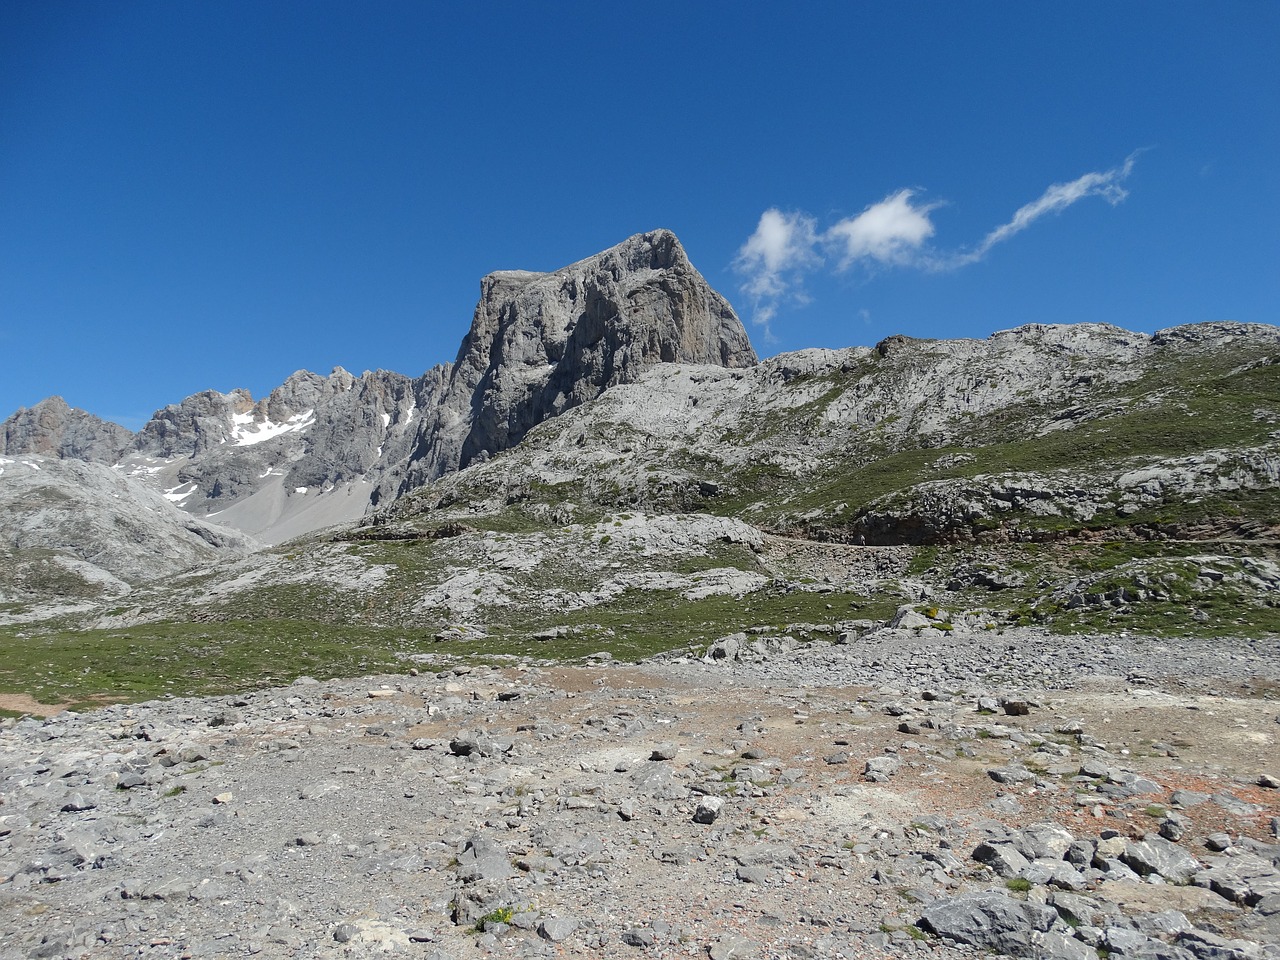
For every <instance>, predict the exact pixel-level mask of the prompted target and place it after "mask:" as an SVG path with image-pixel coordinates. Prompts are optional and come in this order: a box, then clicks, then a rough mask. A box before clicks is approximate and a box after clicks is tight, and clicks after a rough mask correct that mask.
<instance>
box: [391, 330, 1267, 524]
mask: <svg viewBox="0 0 1280 960" xmlns="http://www.w3.org/2000/svg"><path fill="white" fill-rule="evenodd" d="M1278 428H1280V328H1276V327H1269V326H1260V325H1245V324H1226V323H1217V324H1200V325H1195V326H1191V327H1180V328H1174V329H1170V330H1164V331H1160V332H1158V333H1156V334H1154V335H1151V336H1148V335H1145V334H1140V333H1131V332H1129V331H1125V330H1120V329H1118V328H1115V327H1106V326H1100V325H1096V324H1080V325H1076V326H1055V327H1044V326H1031V327H1021V328H1018V329H1015V330H1009V331H1003V332H1001V333H997V334H994V335H992V336H991V337H989V338H987V339H986V340H981V341H978V340H950V341H915V340H909V339H907V338H901V337H898V338H890V339H889V340H887V341H885V342H883V343H881V344H879V345H878V346H877V347H876V348H874V349H871V348H851V349H847V350H839V351H818V350H809V351H802V352H800V353H794V354H783V355H780V356H777V357H773V358H771V359H769V360H766V361H764V362H763V363H761V364H759V365H758V366H755V367H752V368H749V369H744V370H727V369H715V368H709V367H690V366H683V365H663V366H661V367H657V368H655V369H654V370H652V371H651V372H650V373H648V374H646V375H645V377H644V378H642V379H641V380H640V381H639V382H637V383H635V384H631V385H625V386H619V387H617V388H615V389H613V390H611V391H609V392H608V393H607V394H604V395H603V396H602V397H601V398H600V399H599V400H597V401H596V402H595V403H593V404H592V405H590V407H587V408H582V409H579V410H575V411H572V412H569V413H566V414H565V415H563V416H561V417H558V418H556V419H554V420H551V421H548V422H547V423H545V424H544V425H542V426H541V427H540V428H539V429H537V430H535V431H533V432H532V433H531V434H530V435H529V437H528V438H527V439H526V440H525V442H524V443H523V444H521V446H520V447H519V448H518V449H516V450H513V451H512V452H511V453H509V454H508V455H506V456H504V457H503V458H502V459H501V460H500V461H495V462H494V463H492V464H487V465H480V466H477V467H475V468H474V469H472V470H469V471H468V472H467V473H466V474H460V475H457V476H454V477H448V478H444V479H443V480H442V481H441V482H439V483H437V484H435V485H433V486H432V487H431V488H430V489H428V490H425V491H423V492H422V494H421V495H420V496H416V497H410V498H406V499H405V500H403V501H401V502H400V503H398V504H396V505H394V506H393V507H392V508H391V509H390V511H389V513H388V517H389V518H392V519H394V517H396V516H401V517H403V516H411V515H414V514H415V513H422V512H424V511H425V512H431V511H434V510H439V509H441V508H442V507H443V508H454V507H457V506H464V505H465V506H467V507H469V508H470V509H471V510H473V511H475V512H478V513H486V512H492V511H498V510H502V509H505V508H506V507H508V506H509V505H512V504H515V505H518V506H520V507H521V508H523V509H526V510H528V511H531V512H533V513H538V512H539V511H543V512H545V511H547V510H550V511H552V512H554V513H556V515H557V517H559V518H560V519H565V518H569V517H571V516H572V515H573V514H574V512H575V510H579V511H585V512H586V514H587V515H590V514H591V513H592V512H593V511H599V509H600V508H601V507H606V508H612V509H621V508H639V509H647V510H689V509H699V510H708V511H711V512H718V513H724V514H727V515H734V516H740V517H742V518H743V519H748V520H750V521H752V522H755V523H757V524H760V525H764V526H766V527H769V528H771V529H775V530H779V531H787V532H797V533H801V534H803V535H806V536H810V537H818V538H824V539H832V538H834V539H843V540H847V541H850V542H862V543H879V544H895V543H898V544H901V543H916V544H919V543H947V542H966V541H973V540H975V539H984V538H985V539H1004V540H1008V539H1037V538H1044V537H1051V536H1058V535H1063V534H1071V533H1075V534H1080V533H1085V532H1088V531H1090V530H1093V529H1110V530H1112V531H1116V530H1120V531H1122V532H1123V531H1124V530H1129V531H1131V532H1141V533H1142V535H1149V534H1151V533H1158V532H1159V528H1160V527H1161V525H1163V526H1164V527H1166V528H1168V530H1172V531H1174V532H1177V533H1179V534H1180V535H1181V534H1191V535H1194V534H1195V532H1196V531H1195V530H1194V529H1193V527H1194V524H1195V523H1196V522H1199V521H1203V522H1204V524H1206V525H1207V526H1206V527H1205V529H1203V530H1201V531H1200V534H1201V535H1203V536H1211V535H1221V534H1223V533H1224V532H1231V533H1233V535H1239V536H1245V537H1254V538H1261V539H1264V540H1274V539H1275V537H1276V527H1275V523H1276V519H1275V518H1276V516H1277V515H1280V514H1277V512H1276V511H1275V510H1273V509H1272V507H1273V506H1274V504H1275V502H1276V501H1275V497H1276V492H1277V490H1278V489H1280V484H1278V479H1280V429H1278ZM1166 532H1167V531H1166Z"/></svg>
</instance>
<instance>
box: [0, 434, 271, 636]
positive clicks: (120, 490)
mask: <svg viewBox="0 0 1280 960" xmlns="http://www.w3.org/2000/svg"><path fill="white" fill-rule="evenodd" d="M261 546H262V545H261V544H259V543H257V542H256V541H254V540H253V539H251V538H250V537H246V536H245V535H244V534H242V533H239V532H238V531H235V530H230V529H227V528H224V527H217V526H213V525H211V524H207V523H204V522H202V521H200V520H197V519H196V518H194V517H192V516H190V515H188V514H186V513H183V512H182V511H181V510H178V509H177V508H175V507H174V506H173V504H171V503H169V502H168V501H167V500H165V499H164V497H162V496H161V495H160V494H158V493H156V492H155V491H153V490H151V489H149V488H147V487H144V486H141V485H140V484H138V483H136V482H134V481H132V480H130V479H129V478H127V477H122V476H120V474H119V473H117V472H115V471H113V470H112V469H111V468H110V467H107V466H106V465H104V464H101V463H92V462H87V461H79V460H60V459H56V458H52V457H40V456H35V455H26V456H22V457H19V458H16V459H11V458H8V457H0V571H2V572H3V576H0V622H3V621H4V620H6V619H8V616H7V614H12V613H13V612H14V611H15V610H16V609H19V608H21V609H24V610H25V615H24V616H23V617H22V619H31V618H33V617H34V618H35V619H40V617H41V615H42V613H41V612H42V611H43V613H44V614H48V615H52V614H65V613H66V612H68V610H69V609H75V608H77V607H79V608H81V609H85V608H92V607H93V605H94V603H95V602H102V601H106V600H110V601H116V600H118V599H119V598H121V597H123V596H125V595H126V594H128V593H130V592H131V591H132V590H133V589H134V587H136V586H138V585H139V584H142V583H147V582H153V581H155V580H158V579H161V578H164V577H168V576H171V575H173V574H174V573H176V572H178V571H181V570H186V569H190V568H192V567H196V566H207V565H209V564H212V563H216V562H217V561H218V560H219V559H225V558H229V557H235V556H243V555H244V554H247V553H251V552H253V551H255V550H258V549H261ZM28 604H34V607H33V608H32V607H28V606H27V605H28ZM46 604H47V606H46ZM68 605H70V607H68Z"/></svg>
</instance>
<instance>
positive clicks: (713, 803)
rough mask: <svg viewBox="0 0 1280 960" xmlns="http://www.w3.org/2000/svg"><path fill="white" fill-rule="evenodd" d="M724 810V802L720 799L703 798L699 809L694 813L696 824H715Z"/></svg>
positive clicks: (699, 803)
mask: <svg viewBox="0 0 1280 960" xmlns="http://www.w3.org/2000/svg"><path fill="white" fill-rule="evenodd" d="M723 808H724V801H723V800H721V799H720V798H719V797H703V798H702V799H701V800H699V801H698V809H697V810H695V811H694V813H693V822H694V823H715V822H716V820H717V819H719V817H720V811H721V810H722V809H723Z"/></svg>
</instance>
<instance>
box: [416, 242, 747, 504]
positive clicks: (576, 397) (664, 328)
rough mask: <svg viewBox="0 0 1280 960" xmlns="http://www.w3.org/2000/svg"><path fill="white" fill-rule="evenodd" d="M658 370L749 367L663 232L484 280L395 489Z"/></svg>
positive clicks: (736, 330)
mask: <svg viewBox="0 0 1280 960" xmlns="http://www.w3.org/2000/svg"><path fill="white" fill-rule="evenodd" d="M658 363H689V364H699V365H713V366H721V367H749V366H752V365H754V364H755V363H756V355H755V351H754V350H752V348H751V344H750V343H749V342H748V340H747V335H746V331H745V330H744V329H743V327H742V323H741V321H740V320H739V319H738V317H737V315H736V314H735V313H734V312H733V308H732V307H730V306H729V304H728V302H727V301H726V300H725V299H724V298H723V297H722V296H720V295H719V294H718V293H716V292H715V291H714V290H712V289H711V288H710V287H709V286H708V285H707V282H706V281H705V280H704V279H703V278H702V276H701V274H699V273H698V271H697V270H695V269H694V267H693V265H692V264H691V263H690V262H689V258H688V256H686V254H685V252H684V248H683V247H682V246H681V245H680V241H679V240H677V239H676V237H675V235H674V234H672V233H670V232H669V231H666V230H657V231H654V232H652V233H643V234H639V235H637V236H634V237H632V238H631V239H629V240H627V241H626V242H625V243H622V244H619V245H618V246H616V247H614V248H612V249H611V250H606V251H605V252H604V253H601V254H597V255H596V256H594V257H590V258H588V259H586V260H582V261H580V262H578V263H575V264H573V265H571V266H568V267H565V268H563V269H561V270H557V271H555V272H554V273H529V272H525V271H502V272H499V273H491V274H489V276H487V277H485V278H484V280H483V281H481V295H480V302H479V304H477V306H476V312H475V317H474V319H473V320H472V322H471V330H470V331H469V332H468V333H467V336H466V338H465V339H464V340H463V341H462V348H461V349H460V350H459V351H458V358H457V360H456V361H455V362H454V364H453V367H452V369H451V370H450V372H449V379H448V385H447V387H446V388H445V392H444V395H443V398H442V402H441V404H440V409H439V412H438V414H437V416H436V417H434V418H432V419H428V420H426V421H425V422H424V423H423V426H422V428H421V430H420V433H419V443H418V446H417V449H415V451H414V454H413V457H412V466H411V469H410V473H409V476H408V478H407V483H406V484H405V489H409V488H412V487H414V486H418V485H420V484H421V483H422V482H423V481H425V480H429V479H433V478H434V477H437V476H440V475H441V474H443V473H447V472H449V471H452V470H456V469H458V468H459V467H465V466H466V465H467V464H469V463H471V462H472V461H474V460H476V459H485V458H487V457H488V456H489V455H491V454H494V453H498V452H500V451H502V450H506V449H509V448H510V447H513V446H515V445H516V444H517V443H519V442H520V441H521V440H522V439H523V438H524V436H525V434H526V433H528V432H529V430H530V429H531V428H533V427H535V426H537V425H538V424H539V423H542V422H543V421H544V420H547V419H549V418H551V417H554V416H557V415H559V414H561V413H563V412H564V411H565V410H568V409H570V408H572V407H576V406H578V405H580V404H582V403H585V402H586V401H588V400H594V399H595V398H596V397H598V396H600V394H601V393H603V392H604V391H605V390H607V389H608V388H609V387H612V386H614V385H616V384H620V383H631V382H634V381H635V380H637V379H638V378H639V377H640V375H641V374H642V373H643V372H644V371H645V370H648V369H649V368H650V367H653V366H654V365H655V364H658ZM401 492H403V490H402V491H401Z"/></svg>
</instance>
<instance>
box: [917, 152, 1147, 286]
mask: <svg viewBox="0 0 1280 960" xmlns="http://www.w3.org/2000/svg"><path fill="white" fill-rule="evenodd" d="M1137 158H1138V154H1137V153H1131V154H1129V156H1128V157H1127V158H1125V161H1124V163H1123V164H1121V165H1120V166H1118V167H1112V168H1111V169H1110V170H1104V171H1102V172H1101V173H1086V174H1085V175H1084V176H1082V177H1077V178H1076V179H1074V180H1072V181H1071V182H1070V183H1055V184H1053V185H1052V186H1051V187H1049V189H1048V190H1046V191H1045V192H1044V193H1042V194H1041V195H1040V197H1039V198H1038V199H1036V200H1033V201H1031V203H1028V204H1025V205H1023V206H1021V207H1019V208H1018V209H1017V210H1016V211H1015V212H1014V214H1013V217H1012V218H1011V219H1010V220H1009V222H1008V223H1002V224H1001V225H1000V226H998V227H996V228H995V229H994V230H992V231H991V232H990V233H988V234H987V235H986V237H984V238H983V240H982V243H980V244H978V246H977V249H975V250H972V251H970V252H968V253H958V254H953V255H952V256H951V257H950V258H947V259H945V260H943V261H942V262H941V265H942V266H944V267H960V266H964V265H966V264H970V263H976V262H977V261H979V260H981V259H982V258H983V257H985V256H986V255H987V253H988V252H990V250H991V248H992V247H994V246H995V245H996V244H997V243H1002V242H1004V241H1005V240H1008V239H1009V238H1010V237H1012V236H1014V235H1015V234H1018V233H1021V232H1022V231H1023V230H1025V229H1027V227H1029V226H1031V224H1033V223H1035V222H1036V221H1037V220H1039V219H1040V218H1041V217H1043V216H1045V215H1047V214H1050V213H1060V212H1062V211H1063V210H1065V209H1067V207H1069V206H1071V205H1072V204H1074V203H1076V202H1078V201H1080V200H1083V199H1084V198H1085V197H1102V199H1104V200H1106V201H1107V203H1109V204H1111V206H1113V207H1114V206H1115V205H1116V204H1118V203H1120V202H1121V201H1122V200H1124V198H1125V197H1127V196H1129V191H1128V190H1126V189H1125V188H1124V187H1122V186H1121V184H1122V183H1123V182H1124V181H1125V179H1126V178H1128V176H1129V174H1130V173H1131V172H1132V171H1133V164H1134V161H1135V160H1137Z"/></svg>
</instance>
